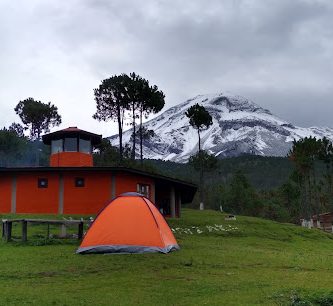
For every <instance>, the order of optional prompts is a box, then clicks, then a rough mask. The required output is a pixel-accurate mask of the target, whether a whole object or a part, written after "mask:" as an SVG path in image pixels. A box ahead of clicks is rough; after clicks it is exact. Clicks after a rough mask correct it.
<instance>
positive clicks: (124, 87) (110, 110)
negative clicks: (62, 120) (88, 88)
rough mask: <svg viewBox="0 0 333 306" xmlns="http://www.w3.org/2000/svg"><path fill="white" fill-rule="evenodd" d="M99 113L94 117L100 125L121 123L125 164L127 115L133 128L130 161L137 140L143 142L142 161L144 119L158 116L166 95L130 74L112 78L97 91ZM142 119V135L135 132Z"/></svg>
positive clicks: (134, 74) (140, 132)
mask: <svg viewBox="0 0 333 306" xmlns="http://www.w3.org/2000/svg"><path fill="white" fill-rule="evenodd" d="M94 94H95V101H96V106H97V111H96V113H95V114H94V115H93V118H94V119H97V120H99V121H108V120H113V121H116V122H117V123H118V137H119V158H120V163H121V162H122V161H123V158H124V156H123V153H124V152H123V142H122V136H123V127H124V120H125V116H126V114H127V115H129V117H130V118H131V120H132V122H131V125H132V126H133V135H132V138H131V140H132V151H131V157H132V159H135V146H136V138H137V136H138V135H139V138H140V157H141V161H142V159H143V152H142V145H143V140H144V137H145V135H144V129H143V125H142V120H143V117H145V118H147V117H148V116H149V114H151V113H157V112H159V111H160V110H161V109H162V108H163V107H164V94H163V92H162V91H160V90H158V87H157V86H156V85H154V86H150V85H149V81H148V80H146V79H144V78H142V77H141V76H139V75H137V74H136V73H134V72H133V73H131V74H130V75H129V76H128V75H127V74H125V73H123V74H121V75H115V76H112V77H111V78H109V79H105V80H103V81H102V83H101V84H100V85H99V87H98V88H96V89H94ZM138 118H139V119H140V125H139V130H138V131H139V134H137V132H136V119H138Z"/></svg>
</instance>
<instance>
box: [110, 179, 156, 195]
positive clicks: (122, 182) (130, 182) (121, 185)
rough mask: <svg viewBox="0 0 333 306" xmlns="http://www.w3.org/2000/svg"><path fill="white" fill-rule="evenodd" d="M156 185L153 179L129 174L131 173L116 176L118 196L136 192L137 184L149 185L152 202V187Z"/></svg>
mask: <svg viewBox="0 0 333 306" xmlns="http://www.w3.org/2000/svg"><path fill="white" fill-rule="evenodd" d="M153 183H154V180H153V179H150V178H146V177H143V176H139V175H134V174H129V173H118V174H117V175H116V196H118V195H120V194H122V193H124V192H136V191H137V184H147V185H150V188H149V189H150V195H149V198H150V200H151V196H152V195H151V190H152V188H151V186H152V184H153Z"/></svg>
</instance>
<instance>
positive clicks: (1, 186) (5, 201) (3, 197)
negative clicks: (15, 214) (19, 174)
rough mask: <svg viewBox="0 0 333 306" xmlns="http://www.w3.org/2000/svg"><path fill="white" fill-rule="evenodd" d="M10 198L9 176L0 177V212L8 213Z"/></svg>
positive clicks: (10, 184) (10, 183) (10, 185)
mask: <svg viewBox="0 0 333 306" xmlns="http://www.w3.org/2000/svg"><path fill="white" fill-rule="evenodd" d="M11 199H12V180H11V176H7V175H6V176H1V177H0V212H2V213H10V210H11Z"/></svg>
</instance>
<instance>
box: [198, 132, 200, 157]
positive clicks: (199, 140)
mask: <svg viewBox="0 0 333 306" xmlns="http://www.w3.org/2000/svg"><path fill="white" fill-rule="evenodd" d="M198 138H199V153H200V152H201V139H200V130H199V129H198Z"/></svg>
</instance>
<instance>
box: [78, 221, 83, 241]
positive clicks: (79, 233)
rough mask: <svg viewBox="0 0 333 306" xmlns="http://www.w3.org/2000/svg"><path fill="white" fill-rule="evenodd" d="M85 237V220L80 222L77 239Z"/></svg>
mask: <svg viewBox="0 0 333 306" xmlns="http://www.w3.org/2000/svg"><path fill="white" fill-rule="evenodd" d="M82 238H83V221H81V222H80V223H79V226H78V232H77V239H78V240H81V239H82Z"/></svg>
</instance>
